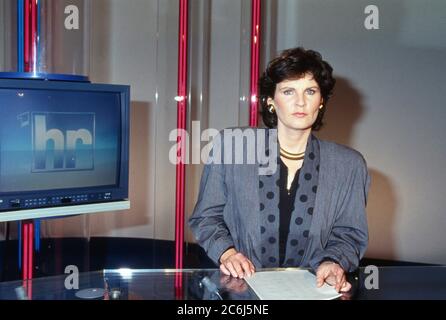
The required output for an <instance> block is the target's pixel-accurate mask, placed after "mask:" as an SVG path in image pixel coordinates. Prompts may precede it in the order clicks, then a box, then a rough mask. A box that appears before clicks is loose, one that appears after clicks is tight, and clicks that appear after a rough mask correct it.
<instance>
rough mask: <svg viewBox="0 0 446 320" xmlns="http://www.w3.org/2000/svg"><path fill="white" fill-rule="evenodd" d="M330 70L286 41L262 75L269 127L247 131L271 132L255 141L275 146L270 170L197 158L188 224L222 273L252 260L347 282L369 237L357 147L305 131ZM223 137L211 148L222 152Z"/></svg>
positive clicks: (252, 266)
mask: <svg viewBox="0 0 446 320" xmlns="http://www.w3.org/2000/svg"><path fill="white" fill-rule="evenodd" d="M332 73H333V69H332V68H331V66H330V65H329V64H328V63H327V62H325V61H324V60H322V57H321V55H320V54H319V53H318V52H315V51H312V50H305V49H303V48H294V49H289V50H286V51H284V52H283V53H282V54H281V55H280V56H279V57H278V58H276V59H274V60H273V61H271V62H270V63H269V65H268V68H267V70H266V72H265V73H264V74H263V75H262V77H261V79H260V102H261V105H262V113H263V120H264V123H265V125H266V126H267V127H268V128H269V129H256V135H258V134H259V133H260V132H262V131H263V132H265V130H266V134H267V135H269V137H271V135H272V134H274V133H277V142H278V146H277V147H276V146H274V145H268V146H266V147H264V148H265V149H268V150H267V151H265V150H263V151H264V152H266V154H267V155H268V153H270V150H273V151H275V148H277V149H278V150H280V151H279V152H278V153H277V154H278V156H277V157H275V159H277V161H278V166H277V168H278V170H275V172H270V173H269V174H268V175H261V174H255V171H253V165H252V164H226V163H225V164H218V163H217V164H216V163H208V164H207V165H206V166H205V169H204V171H203V176H202V180H201V185H200V193H199V197H198V201H197V204H196V207H195V210H194V213H193V215H192V216H191V218H190V220H189V225H190V227H191V229H192V231H193V232H194V234H195V237H196V239H197V241H198V243H199V244H200V245H201V246H202V247H203V248H204V249H205V250H206V252H207V254H208V256H209V257H210V258H211V259H212V260H213V261H214V262H215V263H217V264H219V265H220V269H221V271H222V272H223V273H224V274H226V275H232V276H233V277H239V278H243V277H245V276H251V275H252V274H253V273H254V272H255V270H256V269H259V268H271V267H308V268H312V269H313V270H315V271H316V276H317V285H318V286H322V285H323V284H324V282H326V283H328V284H329V285H332V286H334V287H335V289H336V290H337V291H338V292H347V291H349V290H350V288H351V285H350V284H349V283H348V282H347V280H346V273H347V272H352V271H354V270H355V269H356V268H357V267H358V265H359V261H360V259H361V258H362V256H363V255H364V252H365V250H366V247H367V243H368V228H367V219H366V214H365V206H366V199H367V193H368V189H369V185H370V178H369V174H368V171H367V166H366V162H365V160H364V158H363V157H362V155H361V154H360V153H358V152H357V151H355V150H353V149H350V148H348V147H345V146H341V145H338V144H335V143H332V142H327V141H322V140H319V139H318V138H316V137H315V136H314V135H313V134H312V132H313V131H317V130H319V129H320V128H321V126H322V119H323V116H324V113H325V110H326V108H327V102H328V100H329V98H330V96H331V95H332V91H333V88H334V85H335V79H334V78H333V75H332ZM276 129H277V131H275V130H276ZM245 130H250V129H245ZM245 140H246V139H245ZM245 140H244V141H245ZM220 141H221V140H220ZM225 141H226V140H225ZM244 143H245V144H246V141H245V142H244ZM257 145H258V144H257ZM225 147H226V145H224V146H217V145H215V146H214V151H215V150H217V149H220V148H221V152H222V153H225V152H227V148H226V149H225ZM248 149H249V148H246V145H245V148H244V149H243V150H248ZM232 151H234V150H232ZM235 151H236V150H235ZM256 151H258V150H256ZM254 166H255V165H254Z"/></svg>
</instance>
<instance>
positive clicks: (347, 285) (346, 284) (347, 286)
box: [341, 281, 352, 292]
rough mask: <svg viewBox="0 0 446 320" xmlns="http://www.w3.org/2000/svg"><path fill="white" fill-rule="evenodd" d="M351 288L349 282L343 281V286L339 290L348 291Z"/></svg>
mask: <svg viewBox="0 0 446 320" xmlns="http://www.w3.org/2000/svg"><path fill="white" fill-rule="evenodd" d="M351 288H352V285H351V284H350V282H348V281H345V283H344V286H343V287H342V289H341V292H349V291H350V290H351Z"/></svg>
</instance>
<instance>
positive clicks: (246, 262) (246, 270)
mask: <svg viewBox="0 0 446 320" xmlns="http://www.w3.org/2000/svg"><path fill="white" fill-rule="evenodd" d="M242 268H243V270H244V274H245V276H247V277H250V276H251V266H250V265H249V260H248V259H245V260H244V261H243V262H242Z"/></svg>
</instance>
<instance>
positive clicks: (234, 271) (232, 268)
mask: <svg viewBox="0 0 446 320" xmlns="http://www.w3.org/2000/svg"><path fill="white" fill-rule="evenodd" d="M225 266H226V268H228V270H229V272H230V273H231V276H233V277H234V278H237V277H238V273H237V271H236V270H235V267H234V265H233V264H232V262H231V261H226V262H225Z"/></svg>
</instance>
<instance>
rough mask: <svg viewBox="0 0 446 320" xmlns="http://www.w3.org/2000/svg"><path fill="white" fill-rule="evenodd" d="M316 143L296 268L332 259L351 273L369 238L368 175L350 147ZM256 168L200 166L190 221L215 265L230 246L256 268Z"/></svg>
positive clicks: (257, 236)
mask: <svg viewBox="0 0 446 320" xmlns="http://www.w3.org/2000/svg"><path fill="white" fill-rule="evenodd" d="M256 130H265V129H256ZM266 130H267V129H266ZM319 142H320V143H319V145H320V172H319V185H318V191H317V195H316V200H315V208H314V213H313V220H312V224H311V228H310V234H309V238H308V242H307V245H308V247H307V249H306V250H305V254H304V256H303V258H302V263H301V267H308V268H312V269H313V270H316V269H317V267H318V266H319V264H320V262H321V261H322V260H323V259H325V258H331V259H334V260H336V261H339V263H340V265H341V267H342V268H343V269H344V270H346V271H347V272H352V271H354V270H355V269H356V268H357V267H358V265H359V260H360V259H361V258H362V257H363V255H364V253H365V250H366V248H367V243H368V228H367V217H366V212H365V207H366V203H367V195H368V191H369V186H370V176H369V173H368V170H367V164H366V162H365V160H364V158H363V156H362V155H361V154H360V153H359V152H357V151H355V150H353V149H351V148H348V147H345V146H342V145H339V144H336V143H333V142H327V141H323V140H319ZM257 169H258V166H257V165H255V164H254V165H253V164H234V165H228V164H207V165H205V167H204V170H203V174H202V178H201V183H200V190H199V196H198V200H197V203H196V206H195V209H194V212H193V214H192V216H191V218H190V219H189V226H190V228H191V229H192V231H193V234H194V235H195V238H196V240H197V242H198V244H200V245H201V246H202V247H203V248H204V250H205V251H206V253H207V254H208V256H209V257H210V258H211V259H212V260H213V261H214V263H216V265H219V264H220V262H219V259H220V256H221V255H222V254H223V253H224V252H225V251H226V250H227V249H228V248H230V247H232V246H233V247H235V249H236V250H237V251H239V252H241V253H242V254H244V255H245V256H246V257H247V258H248V259H250V260H251V261H252V263H253V264H254V266H255V267H256V268H261V265H262V264H261V260H260V257H261V252H260V250H261V248H260V247H261V245H260V243H261V242H260V241H261V236H260V222H259V217H260V208H259V203H260V201H259V193H258V192H257V191H258V188H259V176H258V171H257Z"/></svg>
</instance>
